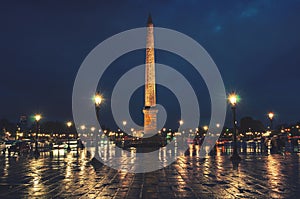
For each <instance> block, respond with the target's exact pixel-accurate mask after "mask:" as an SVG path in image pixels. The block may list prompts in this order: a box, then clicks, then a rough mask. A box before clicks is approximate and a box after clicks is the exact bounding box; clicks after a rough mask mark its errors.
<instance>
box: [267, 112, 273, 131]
mask: <svg viewBox="0 0 300 199" xmlns="http://www.w3.org/2000/svg"><path fill="white" fill-rule="evenodd" d="M274 115H275V114H274V113H273V112H269V113H268V117H269V120H270V130H271V132H272V129H273V119H274Z"/></svg>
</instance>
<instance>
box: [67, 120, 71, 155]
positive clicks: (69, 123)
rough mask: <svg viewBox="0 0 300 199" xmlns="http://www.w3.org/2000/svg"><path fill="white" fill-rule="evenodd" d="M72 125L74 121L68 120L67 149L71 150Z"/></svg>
mask: <svg viewBox="0 0 300 199" xmlns="http://www.w3.org/2000/svg"><path fill="white" fill-rule="evenodd" d="M71 126H72V122H71V121H69V122H67V127H68V131H69V132H68V148H67V151H68V152H70V151H71V146H70V133H71Z"/></svg>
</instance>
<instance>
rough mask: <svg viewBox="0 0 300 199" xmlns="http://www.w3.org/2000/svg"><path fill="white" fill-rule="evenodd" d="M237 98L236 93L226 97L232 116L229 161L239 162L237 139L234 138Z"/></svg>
mask: <svg viewBox="0 0 300 199" xmlns="http://www.w3.org/2000/svg"><path fill="white" fill-rule="evenodd" d="M238 100H239V97H238V95H237V94H236V93H231V94H229V96H228V101H229V103H230V105H231V109H232V115H233V153H232V156H231V158H230V159H231V160H241V157H240V156H239V154H238V150H237V137H236V131H237V121H236V105H237V103H238Z"/></svg>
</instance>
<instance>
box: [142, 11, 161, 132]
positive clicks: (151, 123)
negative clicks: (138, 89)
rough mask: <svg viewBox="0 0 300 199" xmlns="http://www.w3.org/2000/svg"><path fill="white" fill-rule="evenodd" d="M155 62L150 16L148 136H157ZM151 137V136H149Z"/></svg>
mask: <svg viewBox="0 0 300 199" xmlns="http://www.w3.org/2000/svg"><path fill="white" fill-rule="evenodd" d="M155 90H156V89H155V60H154V36H153V23H152V18H151V15H150V14H149V17H148V22H147V44H146V67H145V107H144V109H143V113H144V133H145V135H146V137H147V135H154V134H156V132H157V130H156V128H157V121H156V120H157V112H158V110H157V109H156V91H155ZM148 137H149V136H148Z"/></svg>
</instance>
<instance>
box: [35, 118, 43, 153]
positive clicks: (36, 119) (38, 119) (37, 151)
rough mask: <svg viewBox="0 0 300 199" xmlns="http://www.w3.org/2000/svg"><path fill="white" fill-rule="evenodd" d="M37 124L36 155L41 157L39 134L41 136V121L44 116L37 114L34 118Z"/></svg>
mask: <svg viewBox="0 0 300 199" xmlns="http://www.w3.org/2000/svg"><path fill="white" fill-rule="evenodd" d="M34 119H35V122H36V133H35V155H37V156H38V155H39V150H38V134H39V130H40V127H39V121H40V120H41V119H42V116H41V115H40V114H36V115H35V116H34Z"/></svg>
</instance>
